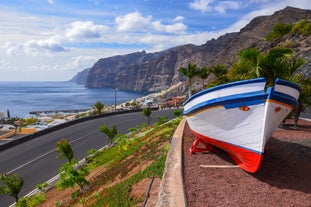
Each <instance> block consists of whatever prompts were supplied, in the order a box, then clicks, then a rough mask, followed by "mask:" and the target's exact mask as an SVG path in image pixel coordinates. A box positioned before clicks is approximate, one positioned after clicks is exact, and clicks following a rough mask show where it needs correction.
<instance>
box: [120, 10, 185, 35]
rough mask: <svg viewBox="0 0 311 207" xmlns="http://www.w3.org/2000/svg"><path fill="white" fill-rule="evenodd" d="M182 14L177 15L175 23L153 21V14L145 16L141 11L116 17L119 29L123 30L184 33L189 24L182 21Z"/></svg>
mask: <svg viewBox="0 0 311 207" xmlns="http://www.w3.org/2000/svg"><path fill="white" fill-rule="evenodd" d="M182 19H183V17H182V16H177V17H176V18H175V19H174V23H173V24H162V23H161V21H152V16H147V17H143V16H142V15H141V14H140V13H139V12H134V13H129V14H126V15H124V16H118V17H116V19H115V22H116V25H117V31H121V32H148V33H149V32H153V31H155V32H163V33H173V34H178V33H183V32H185V31H186V30H187V26H186V25H184V24H183V23H182V22H180V21H181V20H182Z"/></svg>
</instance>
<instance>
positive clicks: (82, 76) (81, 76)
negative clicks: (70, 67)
mask: <svg viewBox="0 0 311 207" xmlns="http://www.w3.org/2000/svg"><path fill="white" fill-rule="evenodd" d="M90 69H91V68H86V69H84V70H83V71H81V72H78V73H77V74H76V75H75V76H74V77H73V78H72V79H71V80H69V82H75V83H77V84H80V85H85V84H86V82H87V77H88V75H89V72H90Z"/></svg>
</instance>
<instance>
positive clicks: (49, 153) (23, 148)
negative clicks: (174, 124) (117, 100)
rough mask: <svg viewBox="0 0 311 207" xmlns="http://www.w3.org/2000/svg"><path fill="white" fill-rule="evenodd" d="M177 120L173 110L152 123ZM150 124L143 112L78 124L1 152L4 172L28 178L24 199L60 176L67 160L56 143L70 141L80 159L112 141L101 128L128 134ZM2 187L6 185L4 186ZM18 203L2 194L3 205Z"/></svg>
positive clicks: (154, 115) (153, 115)
mask: <svg viewBox="0 0 311 207" xmlns="http://www.w3.org/2000/svg"><path fill="white" fill-rule="evenodd" d="M164 115H166V116H168V118H169V119H171V118H174V115H173V110H163V111H161V110H159V111H152V113H151V123H155V122H157V117H158V116H164ZM143 122H145V123H146V122H147V118H146V117H145V116H143V114H142V112H135V113H128V114H120V115H115V116H109V117H103V118H99V119H94V120H90V121H86V122H82V123H78V124H75V125H72V126H69V127H66V128H64V129H60V130H57V131H55V132H51V133H49V134H46V135H43V136H41V137H38V138H36V139H33V140H30V141H28V142H25V143H22V144H19V145H17V146H15V147H12V148H10V149H7V150H4V151H2V152H0V173H9V172H10V173H16V174H18V175H20V176H21V177H22V178H23V179H24V185H23V189H22V191H21V193H20V195H19V196H20V197H21V196H23V195H26V194H27V193H29V192H30V191H32V190H33V189H35V188H36V185H37V184H41V183H44V182H46V181H48V180H49V179H51V178H52V177H54V176H56V175H57V174H58V170H59V168H60V166H61V164H62V163H63V162H64V161H63V160H58V159H56V157H57V156H58V154H57V152H56V142H57V141H59V140H60V139H61V138H65V139H67V140H68V141H69V142H70V143H71V146H72V148H73V151H74V155H75V157H76V159H77V160H81V159H83V158H85V157H86V156H87V152H88V150H89V149H100V148H102V147H103V146H105V145H106V144H107V143H108V141H107V138H106V136H105V135H104V134H103V133H102V132H100V131H99V129H98V128H99V127H100V126H102V125H104V124H106V125H107V126H108V127H111V126H112V125H113V124H114V125H116V126H117V129H118V132H119V133H122V134H126V133H128V132H129V128H131V127H136V126H137V125H138V124H140V123H143ZM1 185H2V184H1ZM13 202H14V199H13V197H9V196H7V195H0V206H1V207H5V206H9V205H10V204H12V203H13Z"/></svg>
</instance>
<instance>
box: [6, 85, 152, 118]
mask: <svg viewBox="0 0 311 207" xmlns="http://www.w3.org/2000/svg"><path fill="white" fill-rule="evenodd" d="M144 95H146V94H143V93H136V92H130V91H119V90H118V91H117V92H116V101H117V103H124V102H126V101H128V100H132V99H136V98H139V97H142V96H144ZM96 101H101V102H103V103H104V104H105V105H113V104H114V103H115V90H114V89H112V88H100V89H89V88H85V87H84V86H83V85H78V84H75V83H70V82H0V112H4V113H5V115H6V114H7V110H9V111H10V115H11V117H14V116H18V117H29V116H30V115H29V112H30V111H48V110H67V109H90V108H91V107H92V105H93V104H94V103H95V102H96Z"/></svg>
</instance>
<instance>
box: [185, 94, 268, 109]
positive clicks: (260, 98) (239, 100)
mask: <svg viewBox="0 0 311 207" xmlns="http://www.w3.org/2000/svg"><path fill="white" fill-rule="evenodd" d="M266 99H267V94H266V93H264V92H263V91H258V92H250V93H244V94H236V95H230V96H224V97H219V98H215V99H210V100H208V101H205V102H201V103H199V104H196V105H195V106H193V107H191V108H190V109H188V110H185V111H184V115H190V114H192V113H195V112H197V111H200V110H203V109H207V108H210V107H213V106H224V107H225V108H227V109H229V108H238V107H240V106H250V105H257V104H262V103H265V102H266Z"/></svg>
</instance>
